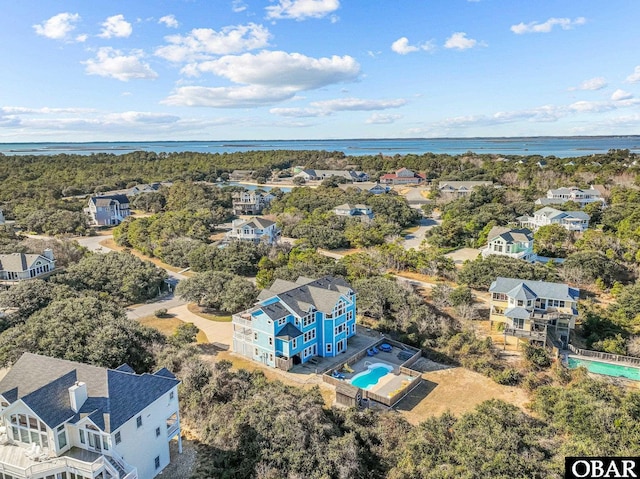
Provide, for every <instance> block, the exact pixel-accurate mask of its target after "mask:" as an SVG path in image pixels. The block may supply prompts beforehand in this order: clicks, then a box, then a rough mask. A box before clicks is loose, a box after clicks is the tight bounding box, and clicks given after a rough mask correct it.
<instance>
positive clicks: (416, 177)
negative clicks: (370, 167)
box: [380, 168, 427, 185]
mask: <svg viewBox="0 0 640 479" xmlns="http://www.w3.org/2000/svg"><path fill="white" fill-rule="evenodd" d="M426 179H427V177H426V176H425V175H424V174H423V173H416V172H414V171H411V170H410V169H408V168H400V169H399V170H396V172H395V173H386V174H384V175H382V176H381V177H380V183H384V184H387V185H418V184H420V183H422V182H424V181H426Z"/></svg>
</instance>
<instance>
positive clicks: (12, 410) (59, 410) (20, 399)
mask: <svg viewBox="0 0 640 479" xmlns="http://www.w3.org/2000/svg"><path fill="white" fill-rule="evenodd" d="M179 383H180V381H178V380H177V379H176V378H175V376H174V375H173V374H171V372H169V371H168V370H167V369H165V368H163V369H160V370H159V371H157V372H155V373H154V374H135V372H134V371H133V369H131V367H129V366H128V365H126V364H125V365H122V366H120V367H119V368H117V369H106V368H100V367H96V366H90V365H88V364H82V363H76V362H72V361H66V360H62V359H54V358H50V357H47V356H40V355H37V354H31V353H24V354H23V355H22V356H21V357H20V359H19V360H18V361H17V362H16V363H15V364H14V365H13V367H12V368H11V370H10V371H9V372H8V373H7V375H6V376H5V377H4V378H3V379H2V380H1V381H0V476H2V474H4V478H5V479H6V478H11V479H32V478H33V479H41V478H42V479H50V478H54V479H63V478H64V479H79V478H80V479H86V478H91V479H94V478H95V479H108V478H119V479H152V478H153V477H155V476H156V475H158V474H159V473H160V472H161V471H162V470H163V469H164V468H165V467H166V466H167V465H168V464H169V462H170V460H171V458H170V453H169V441H171V440H172V439H173V438H177V439H178V450H179V451H180V452H181V448H182V447H181V446H182V443H181V439H180V413H179V409H178V384H179Z"/></svg>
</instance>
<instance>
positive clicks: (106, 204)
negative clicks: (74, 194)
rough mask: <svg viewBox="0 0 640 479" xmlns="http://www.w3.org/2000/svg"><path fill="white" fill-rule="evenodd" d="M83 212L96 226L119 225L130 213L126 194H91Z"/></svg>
mask: <svg viewBox="0 0 640 479" xmlns="http://www.w3.org/2000/svg"><path fill="white" fill-rule="evenodd" d="M85 212H86V213H87V214H88V215H89V217H90V218H91V222H92V224H94V225H97V226H115V225H119V224H120V223H122V222H123V221H124V219H125V218H126V217H127V216H129V215H131V210H130V209H129V198H127V195H108V196H92V197H91V198H89V206H88V207H87V208H85Z"/></svg>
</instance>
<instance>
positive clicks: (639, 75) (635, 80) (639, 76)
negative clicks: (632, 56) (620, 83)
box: [626, 65, 640, 83]
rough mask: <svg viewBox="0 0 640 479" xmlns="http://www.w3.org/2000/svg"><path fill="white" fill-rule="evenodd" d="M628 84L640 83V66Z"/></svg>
mask: <svg viewBox="0 0 640 479" xmlns="http://www.w3.org/2000/svg"><path fill="white" fill-rule="evenodd" d="M626 81H627V82H628V83H638V82H639V81H640V65H638V66H637V67H635V69H634V70H633V73H632V74H631V75H629V76H628V77H627V80H626Z"/></svg>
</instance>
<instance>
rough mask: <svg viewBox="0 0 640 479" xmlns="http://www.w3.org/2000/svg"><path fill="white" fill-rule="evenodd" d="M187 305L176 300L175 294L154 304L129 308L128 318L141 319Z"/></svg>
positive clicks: (180, 300) (178, 299)
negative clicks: (158, 311) (161, 310)
mask: <svg viewBox="0 0 640 479" xmlns="http://www.w3.org/2000/svg"><path fill="white" fill-rule="evenodd" d="M185 304H187V302H186V301H184V300H182V299H180V298H176V297H175V296H174V295H173V294H171V295H169V296H165V297H163V298H162V299H159V300H158V301H154V302H152V303H145V304H141V305H140V306H134V307H129V308H127V317H128V318H129V319H140V318H144V317H145V316H152V315H153V313H155V312H156V311H157V310H158V309H163V308H164V309H166V310H171V309H173V308H177V307H179V306H182V305H185Z"/></svg>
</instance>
